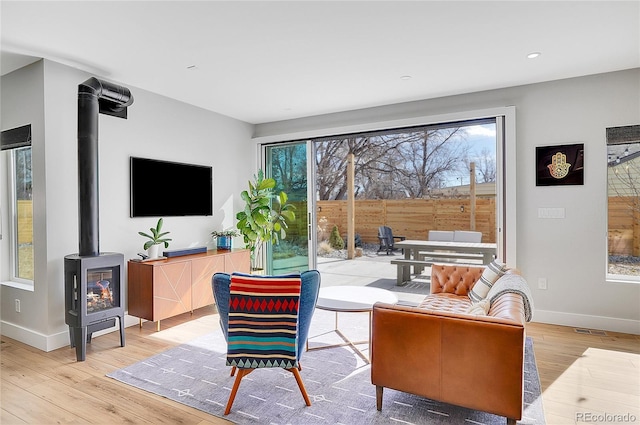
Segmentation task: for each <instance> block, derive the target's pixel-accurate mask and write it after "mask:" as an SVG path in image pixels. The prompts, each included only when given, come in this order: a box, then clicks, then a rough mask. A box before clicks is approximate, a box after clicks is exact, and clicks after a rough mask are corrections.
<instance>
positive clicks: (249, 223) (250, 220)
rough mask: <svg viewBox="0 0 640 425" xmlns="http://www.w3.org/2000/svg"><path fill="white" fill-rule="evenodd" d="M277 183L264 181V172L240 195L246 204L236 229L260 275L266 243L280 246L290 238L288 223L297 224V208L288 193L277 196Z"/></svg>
mask: <svg viewBox="0 0 640 425" xmlns="http://www.w3.org/2000/svg"><path fill="white" fill-rule="evenodd" d="M275 186H276V181H275V180H274V179H272V178H266V179H265V178H264V173H263V171H262V170H258V175H257V176H254V181H253V182H251V181H250V182H249V190H244V191H242V193H241V194H240V196H241V197H242V199H243V200H244V201H245V207H244V210H243V211H240V212H239V213H237V214H236V218H237V219H238V223H237V225H236V227H237V228H238V230H239V231H240V234H242V236H243V238H244V243H245V245H246V247H247V248H248V249H249V251H250V253H251V269H252V270H253V271H258V270H261V269H263V267H262V247H263V245H264V243H265V242H271V243H278V242H279V241H280V240H281V239H284V238H286V237H287V232H286V229H287V228H288V227H289V226H288V224H287V221H290V222H292V221H294V220H295V218H296V215H295V213H294V211H293V210H294V209H295V206H293V205H291V204H289V203H288V197H287V194H286V193H285V192H280V193H279V194H275V193H274V188H275Z"/></svg>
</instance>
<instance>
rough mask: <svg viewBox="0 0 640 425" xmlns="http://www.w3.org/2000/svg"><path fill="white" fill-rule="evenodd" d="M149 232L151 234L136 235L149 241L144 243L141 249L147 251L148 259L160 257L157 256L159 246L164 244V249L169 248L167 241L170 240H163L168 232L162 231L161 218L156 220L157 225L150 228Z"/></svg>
mask: <svg viewBox="0 0 640 425" xmlns="http://www.w3.org/2000/svg"><path fill="white" fill-rule="evenodd" d="M149 230H150V231H151V234H149V233H145V232H138V234H139V235H140V236H144V237H145V238H148V239H149V240H148V241H146V242H145V243H144V245H143V247H144V249H145V250H146V251H147V253H148V255H149V259H154V258H158V257H160V255H158V250H159V248H160V245H162V244H164V247H165V248H169V241H170V240H171V239H169V238H165V236H166V235H168V234H169V233H170V232H163V231H162V218H160V219H158V223H157V224H156V227H155V228H153V227H151V228H150V229H149Z"/></svg>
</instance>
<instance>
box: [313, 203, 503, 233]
mask: <svg viewBox="0 0 640 425" xmlns="http://www.w3.org/2000/svg"><path fill="white" fill-rule="evenodd" d="M317 218H318V233H319V234H318V240H319V241H322V240H324V239H328V238H329V235H330V234H331V229H333V226H334V225H337V226H338V230H339V231H340V234H341V235H342V236H343V237H344V236H345V235H346V234H347V202H346V201H317ZM470 223H471V204H470V200H469V199H468V198H467V199H465V198H462V199H401V200H395V199H390V200H356V201H355V232H356V233H357V234H359V235H360V237H361V238H362V241H363V242H365V243H371V244H377V243H378V227H380V226H383V225H384V226H389V227H391V229H392V230H393V234H394V236H405V237H406V238H407V239H422V240H426V239H427V234H428V232H429V230H470V227H471V226H470ZM475 230H476V231H479V232H482V242H495V241H496V205H495V198H478V199H476V228H475Z"/></svg>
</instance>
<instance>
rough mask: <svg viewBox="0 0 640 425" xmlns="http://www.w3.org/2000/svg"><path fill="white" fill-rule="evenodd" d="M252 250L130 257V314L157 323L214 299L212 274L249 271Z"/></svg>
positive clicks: (128, 290)
mask: <svg viewBox="0 0 640 425" xmlns="http://www.w3.org/2000/svg"><path fill="white" fill-rule="evenodd" d="M249 269H250V261H249V251H248V250H246V249H233V250H231V251H222V250H221V251H216V250H212V251H207V252H206V253H201V254H192V255H185V256H181V257H171V258H166V259H159V260H153V261H139V260H129V262H128V272H127V276H128V280H127V287H128V288H127V294H128V296H127V300H128V308H129V311H128V314H129V315H131V316H136V317H139V318H140V326H142V319H145V320H150V321H152V322H156V323H157V330H160V320H162V319H166V318H169V317H173V316H177V315H178V314H182V313H186V312H192V311H193V310H195V309H197V308H200V307H204V306H207V305H210V304H213V303H214V300H213V291H212V290H211V277H212V276H213V274H214V273H216V272H226V273H232V272H243V273H249Z"/></svg>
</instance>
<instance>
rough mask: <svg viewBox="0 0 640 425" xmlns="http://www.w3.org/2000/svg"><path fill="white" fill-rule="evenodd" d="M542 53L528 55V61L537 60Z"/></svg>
mask: <svg viewBox="0 0 640 425" xmlns="http://www.w3.org/2000/svg"><path fill="white" fill-rule="evenodd" d="M541 54H542V53H540V52H531V53H529V54H528V55H527V59H535V58H537V57H538V56H540V55H541Z"/></svg>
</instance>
